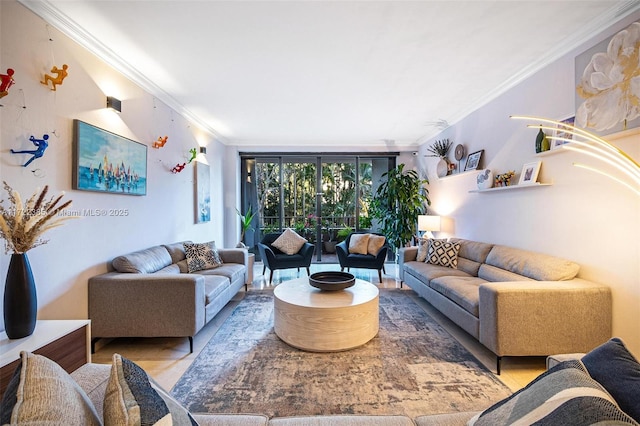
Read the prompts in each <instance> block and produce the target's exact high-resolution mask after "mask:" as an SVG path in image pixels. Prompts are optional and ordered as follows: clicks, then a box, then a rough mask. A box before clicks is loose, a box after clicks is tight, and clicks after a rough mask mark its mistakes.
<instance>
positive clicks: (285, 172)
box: [241, 154, 395, 261]
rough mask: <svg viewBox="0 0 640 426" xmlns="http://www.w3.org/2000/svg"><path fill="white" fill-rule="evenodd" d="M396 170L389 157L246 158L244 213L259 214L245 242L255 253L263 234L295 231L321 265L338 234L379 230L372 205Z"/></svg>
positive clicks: (325, 155)
mask: <svg viewBox="0 0 640 426" xmlns="http://www.w3.org/2000/svg"><path fill="white" fill-rule="evenodd" d="M394 166H395V156H388V155H386V156H359V155H327V154H318V155H291V154H289V155H285V154H282V155H278V156H266V155H264V156H262V155H258V154H253V155H248V154H242V167H241V171H242V182H243V184H242V211H243V212H245V211H246V210H247V209H248V208H249V206H251V208H252V209H253V211H256V210H257V212H258V213H257V214H256V217H255V218H254V223H253V224H252V225H253V228H254V231H253V232H247V233H246V235H245V241H244V243H245V244H246V245H247V246H248V247H249V248H250V249H251V248H254V247H255V245H256V244H257V243H258V242H259V241H260V239H261V238H262V236H263V235H264V234H267V233H269V232H275V231H280V230H282V229H284V228H292V229H294V230H295V231H296V232H297V233H298V234H300V235H302V236H303V237H304V238H306V239H307V240H308V241H309V242H311V243H312V244H314V245H315V246H316V251H315V255H316V258H317V260H318V261H319V260H321V259H322V254H323V253H332V252H333V246H334V245H335V243H336V242H337V241H338V240H339V234H340V235H342V236H344V235H345V234H347V233H348V232H351V231H355V230H363V229H371V228H372V227H374V226H375V225H374V224H372V222H371V220H370V218H369V204H370V202H371V198H372V195H373V193H374V192H375V188H376V186H377V185H378V184H379V179H380V176H381V175H382V174H383V173H385V172H386V171H387V170H389V169H390V168H392V167H394ZM376 179H377V180H376ZM332 243H333V244H332ZM252 251H255V252H257V250H252Z"/></svg>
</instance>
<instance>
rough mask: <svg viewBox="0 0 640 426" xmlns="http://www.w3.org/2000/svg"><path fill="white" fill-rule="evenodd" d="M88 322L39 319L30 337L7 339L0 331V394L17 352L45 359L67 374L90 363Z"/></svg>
mask: <svg viewBox="0 0 640 426" xmlns="http://www.w3.org/2000/svg"><path fill="white" fill-rule="evenodd" d="M90 342H91V321H90V320H40V321H38V322H37V323H36V329H35V331H34V332H33V334H32V335H31V336H28V337H24V338H22V339H9V338H8V337H7V333H5V332H4V331H2V332H0V395H3V394H4V391H5V389H6V387H7V385H8V384H9V380H11V376H12V375H13V372H14V371H15V369H16V367H17V366H18V363H19V359H20V352H21V351H27V352H32V353H35V354H39V355H43V356H46V357H47V358H49V359H51V360H53V361H55V362H56V363H58V364H59V365H60V366H61V367H62V368H64V369H65V371H67V372H68V373H71V372H72V371H74V370H76V369H77V368H79V367H80V366H82V365H83V364H86V363H88V362H91V351H90Z"/></svg>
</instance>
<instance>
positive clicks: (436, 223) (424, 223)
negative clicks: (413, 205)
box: [418, 215, 440, 231]
mask: <svg viewBox="0 0 640 426" xmlns="http://www.w3.org/2000/svg"><path fill="white" fill-rule="evenodd" d="M439 230H440V216H431V215H420V216H418V231H439Z"/></svg>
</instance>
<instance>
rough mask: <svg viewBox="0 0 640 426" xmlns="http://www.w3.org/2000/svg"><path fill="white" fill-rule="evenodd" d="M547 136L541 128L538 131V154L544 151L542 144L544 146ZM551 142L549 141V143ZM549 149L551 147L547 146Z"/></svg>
mask: <svg viewBox="0 0 640 426" xmlns="http://www.w3.org/2000/svg"><path fill="white" fill-rule="evenodd" d="M546 138H547V135H545V133H544V132H543V131H542V129H540V131H539V132H538V135H537V136H536V154H538V153H540V152H542V151H543V149H542V146H543V142H544V140H545V139H546ZM548 143H549V142H547V144H548ZM547 149H549V148H547Z"/></svg>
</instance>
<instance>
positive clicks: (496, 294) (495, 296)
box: [398, 238, 611, 374]
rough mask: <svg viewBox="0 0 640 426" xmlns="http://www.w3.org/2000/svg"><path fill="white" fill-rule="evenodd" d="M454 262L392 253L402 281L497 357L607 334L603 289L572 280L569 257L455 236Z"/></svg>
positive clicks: (568, 347)
mask: <svg viewBox="0 0 640 426" xmlns="http://www.w3.org/2000/svg"><path fill="white" fill-rule="evenodd" d="M449 241H450V242H454V243H459V244H460V248H459V252H458V257H457V268H456V269H454V268H451V267H446V266H440V265H436V264H431V263H427V262H423V261H417V260H416V259H417V255H418V247H406V248H402V249H400V251H399V265H398V269H399V275H400V280H401V282H402V283H405V284H407V285H408V286H409V287H411V288H412V289H413V290H414V291H415V292H416V293H418V294H419V295H420V296H422V297H423V298H424V299H426V300H427V301H428V302H429V303H430V304H432V305H433V306H434V307H435V308H437V309H438V310H439V311H440V312H442V313H443V314H444V315H445V316H447V317H448V318H449V319H451V320H452V321H453V322H455V323H456V324H457V325H458V326H460V327H461V328H462V329H464V330H465V331H466V332H467V333H469V334H470V335H472V336H473V337H474V338H476V339H478V340H479V341H480V343H482V344H483V345H484V346H486V347H487V348H488V349H489V350H491V351H492V352H493V353H495V354H496V355H497V357H498V358H497V370H498V374H500V360H501V358H502V357H503V356H547V355H550V354H556V353H573V352H588V351H589V350H591V349H593V348H594V347H596V346H598V345H600V344H601V343H603V342H605V341H606V340H608V339H609V338H610V337H611V291H610V289H609V287H607V286H605V285H602V284H596V283H593V282H589V281H587V280H584V279H580V278H577V277H576V275H577V274H578V271H579V269H580V267H579V265H577V264H576V263H574V262H571V261H568V260H565V259H560V258H557V257H553V256H549V255H546V254H541V253H535V252H531V251H526V250H520V249H516V248H512V247H507V246H503V245H494V244H489V243H483V242H476V241H470V240H464V239H458V238H451V239H450V240H449Z"/></svg>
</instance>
